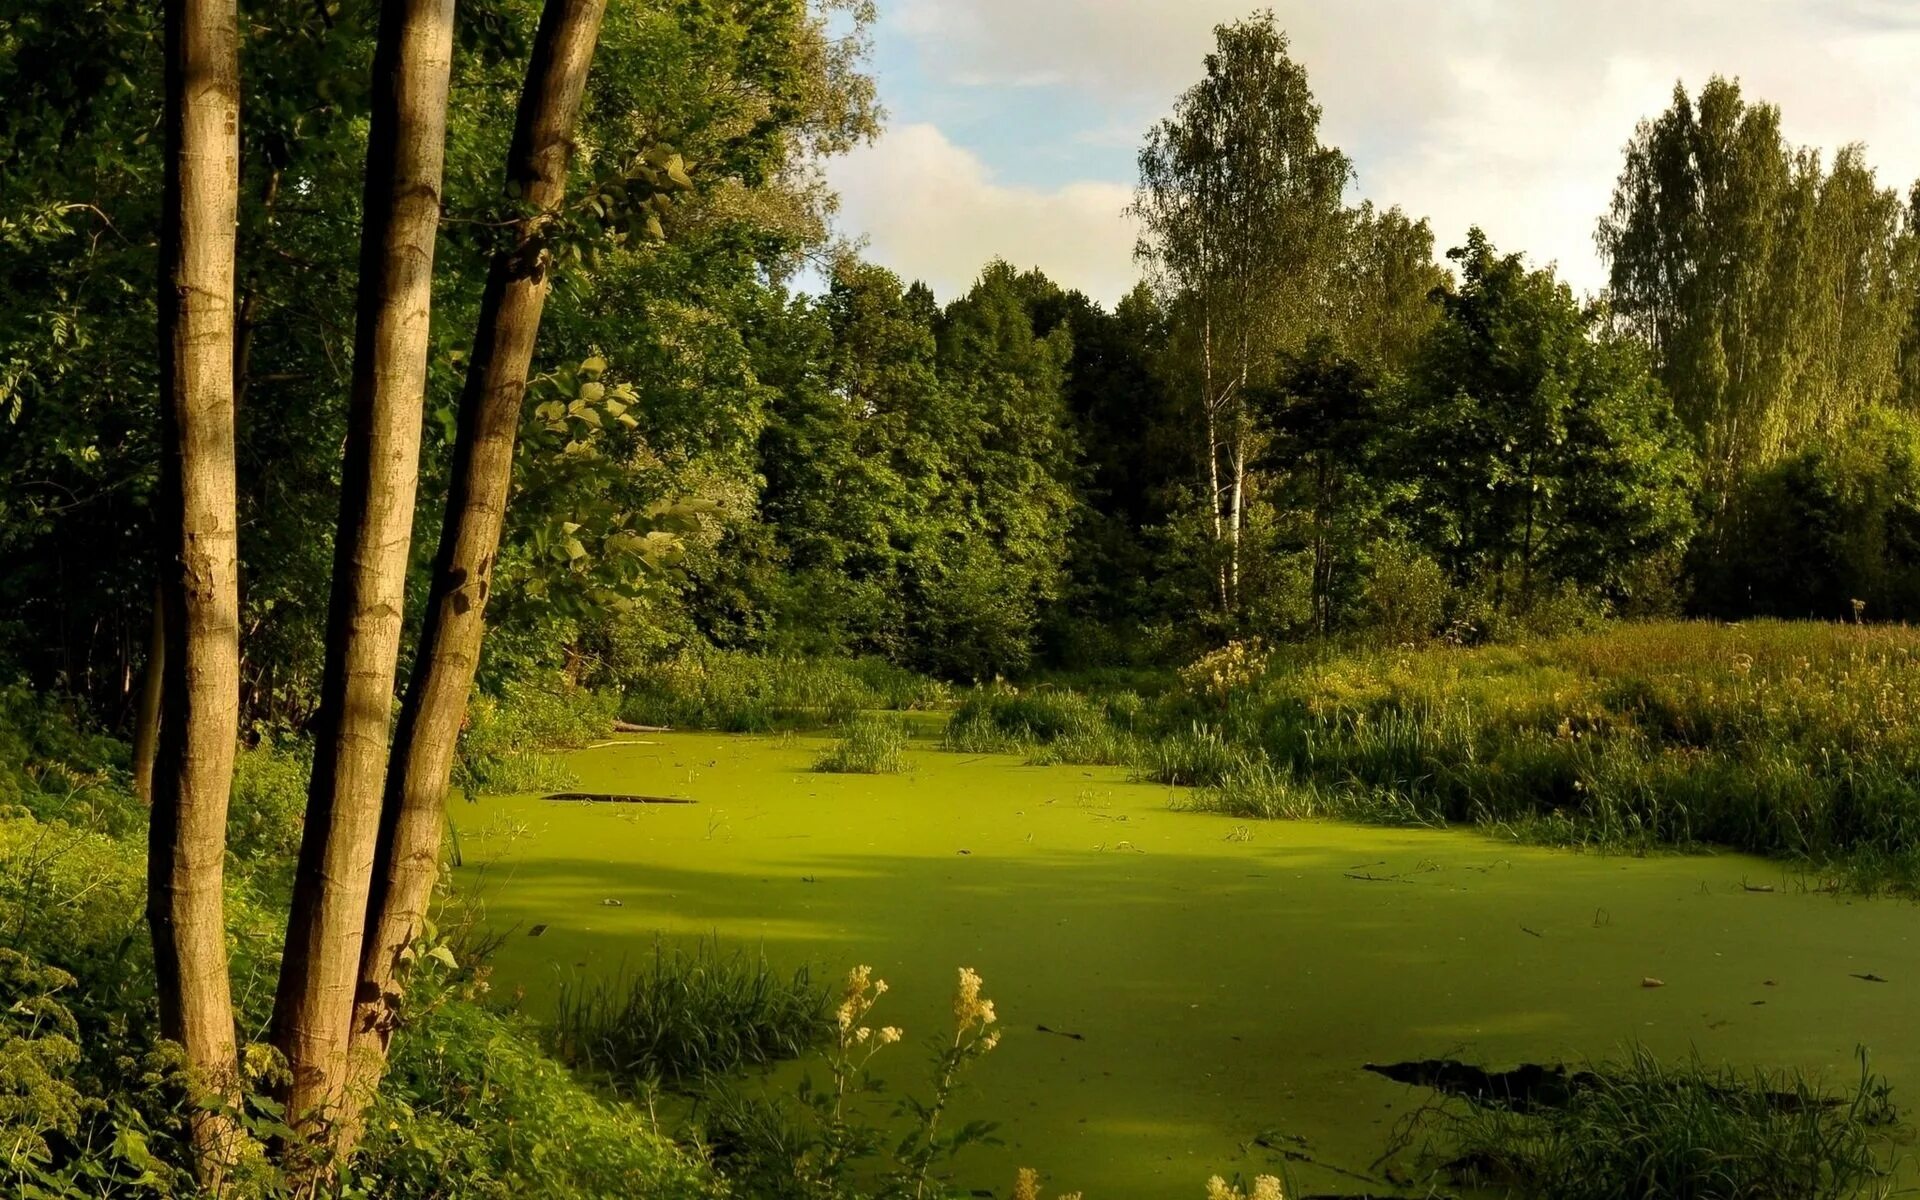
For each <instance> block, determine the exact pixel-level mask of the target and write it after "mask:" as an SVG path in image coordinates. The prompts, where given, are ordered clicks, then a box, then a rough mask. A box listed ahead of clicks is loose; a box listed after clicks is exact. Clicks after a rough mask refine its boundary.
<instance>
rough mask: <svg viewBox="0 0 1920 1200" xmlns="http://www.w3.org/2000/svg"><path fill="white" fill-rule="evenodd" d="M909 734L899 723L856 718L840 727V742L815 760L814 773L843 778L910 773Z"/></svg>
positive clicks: (871, 718) (881, 718)
mask: <svg viewBox="0 0 1920 1200" xmlns="http://www.w3.org/2000/svg"><path fill="white" fill-rule="evenodd" d="M906 747H907V731H906V728H905V727H904V726H902V725H901V724H900V722H899V721H896V720H890V719H888V718H885V717H869V716H857V717H854V718H853V719H852V720H850V721H848V722H847V723H846V724H845V725H843V726H842V727H841V733H840V740H839V741H837V742H835V743H834V744H833V745H832V746H831V747H829V748H828V749H827V750H826V751H825V752H824V753H822V754H821V755H820V757H819V758H818V759H816V760H814V764H813V769H814V770H816V771H824V772H828V773H832V774H840V775H897V774H899V773H900V772H902V771H904V770H906V769H907V765H908V764H907V756H906Z"/></svg>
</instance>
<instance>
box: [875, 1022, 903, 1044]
mask: <svg viewBox="0 0 1920 1200" xmlns="http://www.w3.org/2000/svg"><path fill="white" fill-rule="evenodd" d="M905 1036H906V1031H905V1030H903V1029H901V1028H900V1027H899V1026H898V1025H888V1026H886V1027H885V1028H883V1029H881V1030H880V1044H881V1045H882V1046H891V1045H893V1044H894V1043H895V1042H897V1041H899V1040H900V1039H901V1038H903V1037H905Z"/></svg>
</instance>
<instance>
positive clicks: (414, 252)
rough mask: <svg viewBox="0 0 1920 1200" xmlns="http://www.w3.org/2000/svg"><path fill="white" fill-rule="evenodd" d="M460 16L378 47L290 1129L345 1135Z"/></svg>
mask: <svg viewBox="0 0 1920 1200" xmlns="http://www.w3.org/2000/svg"><path fill="white" fill-rule="evenodd" d="M453 12H454V3H453V0H386V2H385V3H384V4H383V6H382V8H381V15H380V34H379V40H378V42H377V45H376V48H375V51H374V98H373V120H372V127H371V130H370V132H369V136H368V142H367V173H366V190H365V201H364V209H363V216H362V227H361V242H360V267H359V292H358V299H357V303H358V315H357V320H356V327H355V335H354V362H353V393H352V401H351V404H350V406H349V409H348V416H347V441H346V452H345V459H344V462H343V464H342V471H341V492H340V519H339V524H338V527H337V529H336V532H335V535H334V566H333V587H332V595H331V597H330V600H329V606H328V613H327V646H326V666H325V674H324V676H323V679H322V683H321V693H320V708H319V711H318V713H317V714H316V717H315V721H314V764H313V779H312V783H311V785H310V787H309V790H308V795H307V820H306V828H305V830H304V832H303V834H302V837H301V842H300V859H299V866H298V870H297V873H296V875H295V877H294V891H293V906H292V910H291V912H290V914H289V916H288V920H287V938H286V950H285V954H284V957H283V959H282V961H281V968H280V984H279V989H278V991H277V993H276V995H275V997H274V1021H273V1037H274V1044H275V1045H276V1046H278V1047H279V1048H280V1050H281V1051H282V1052H283V1053H284V1054H285V1055H286V1057H287V1063H288V1066H289V1068H290V1069H291V1073H292V1080H291V1083H290V1084H289V1086H288V1090H287V1098H286V1100H287V1111H288V1117H289V1119H290V1120H291V1121H292V1122H293V1123H294V1124H295V1127H296V1128H298V1129H301V1130H302V1131H303V1132H304V1133H307V1134H308V1135H310V1136H317V1135H320V1134H322V1133H323V1132H324V1131H326V1130H328V1129H330V1128H332V1127H333V1126H334V1125H335V1123H336V1122H337V1121H338V1119H339V1117H340V1115H341V1113H342V1111H343V1101H344V1099H345V1097H344V1095H343V1093H344V1090H345V1085H346V1081H347V1042H348V1035H347V1031H348V1026H349V1024H350V1022H351V1020H352V1014H353V989H354V981H355V978H356V976H357V975H358V973H359V967H360V942H361V931H362V928H363V927H364V924H365V921H366V909H367V889H368V884H369V880H370V878H371V875H372V870H373V853H374V841H375V836H376V833H377V830H378V827H379V820H380V794H381V787H382V782H383V780H384V778H385V775H386V765H387V734H388V726H389V722H390V720H391V715H392V709H393V682H394V670H395V665H396V660H397V659H398V657H399V649H400V631H401V623H402V614H403V606H404V603H405V587H406V571H407V554H408V549H409V545H410V542H411V537H412V530H413V505H414V494H415V491H416V488H417V486H418V483H419V474H420V425H421V420H422V417H423V409H424V393H425V389H426V371H427V348H428V342H427V335H428V319H429V310H430V307H431V303H432V286H433V255H434V243H435V235H436V234H437V232H438V228H439V221H440V183H441V170H442V165H443V159H444V154H445V145H446V121H447V91H448V81H449V76H450V73H451V67H452V52H453Z"/></svg>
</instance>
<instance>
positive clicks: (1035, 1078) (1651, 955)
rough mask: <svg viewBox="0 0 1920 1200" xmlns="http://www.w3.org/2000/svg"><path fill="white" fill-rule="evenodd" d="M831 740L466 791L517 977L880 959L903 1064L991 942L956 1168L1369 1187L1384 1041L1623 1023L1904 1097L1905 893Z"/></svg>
mask: <svg viewBox="0 0 1920 1200" xmlns="http://www.w3.org/2000/svg"><path fill="white" fill-rule="evenodd" d="M826 744H827V742H826V740H824V739H808V738H756V737H740V736H706V735H693V734H665V735H655V736H652V737H649V738H645V739H640V740H629V741H626V742H622V743H616V744H611V745H604V746H601V747H598V748H595V749H592V750H588V751H583V752H581V753H580V754H578V755H577V756H575V757H574V759H573V760H572V765H573V767H574V769H575V771H576V773H577V774H578V776H579V778H580V786H581V788H582V789H583V790H586V791H605V792H623V793H639V794H647V795H661V796H672V797H677V798H684V799H691V800H694V801H696V803H694V804H688V805H622V804H579V803H571V804H569V803H556V802H550V801H544V800H540V799H537V798H532V797H516V798H486V799H483V800H481V801H479V802H478V803H476V804H473V805H466V804H459V805H456V807H455V809H454V812H453V818H454V821H455V823H456V825H457V826H458V827H459V829H460V835H461V845H462V849H463V853H464V856H465V863H466V866H465V867H464V868H463V870H462V872H461V878H462V881H463V883H464V884H465V885H466V886H467V887H468V888H469V890H470V891H478V892H480V893H481V894H483V895H484V898H485V903H486V911H487V919H488V922H489V924H490V925H491V926H492V927H493V928H495V929H496V930H500V931H505V932H508V934H509V936H508V937H507V940H506V943H505V945H504V947H503V948H502V950H501V951H500V953H499V954H498V956H497V957H496V959H495V964H496V974H495V979H496V984H497V986H498V987H499V989H500V990H501V991H503V992H512V991H514V990H515V989H516V988H523V989H524V991H525V1003H526V1004H527V1006H528V1007H529V1008H530V1009H531V1010H532V1011H534V1012H536V1013H537V1012H540V1011H542V1010H543V1009H544V1008H545V1007H546V1006H548V1005H550V1004H551V1002H552V999H553V996H554V994H555V993H556V991H557V989H558V986H559V983H560V981H561V980H562V979H563V978H566V977H568V976H570V975H574V974H577V973H580V972H588V971H592V972H614V971H618V970H619V969H620V968H621V966H622V964H623V962H626V961H633V962H637V961H639V960H640V959H642V958H643V957H644V956H646V955H647V954H649V953H650V952H651V948H652V945H653V941H654V938H655V936H656V933H664V934H665V935H666V936H668V937H676V938H686V939H694V938H698V937H703V936H707V935H710V934H718V935H719V936H720V937H721V938H722V939H723V940H725V941H730V942H734V943H737V944H744V945H754V944H763V945H764V946H765V949H766V952H767V954H768V955H769V957H771V958H773V959H774V960H775V961H776V962H777V963H780V964H792V965H797V964H799V963H803V962H812V963H816V964H820V965H822V966H823V967H825V968H826V970H827V972H828V974H830V975H833V976H838V975H839V974H840V973H842V972H844V971H845V969H846V968H848V967H849V966H852V965H854V964H856V963H871V964H872V965H873V966H874V968H875V972H876V974H877V975H878V976H879V977H881V978H884V979H886V980H887V981H888V982H889V983H890V984H891V985H892V991H891V992H890V993H889V994H888V995H887V997H886V998H885V1000H884V1001H883V1003H882V1007H881V1010H879V1011H877V1012H876V1013H875V1014H874V1019H875V1020H877V1021H885V1022H890V1023H895V1024H899V1025H903V1026H905V1027H906V1028H907V1031H908V1040H907V1043H906V1044H905V1045H902V1046H899V1047H894V1048H891V1049H889V1050H888V1051H887V1054H886V1055H885V1056H883V1057H882V1059H881V1060H879V1061H881V1062H889V1061H890V1063H891V1069H890V1070H888V1071H886V1072H884V1073H885V1074H887V1075H888V1076H889V1078H890V1079H891V1080H892V1081H893V1086H894V1090H896V1091H898V1090H900V1089H902V1088H906V1089H911V1088H912V1087H914V1086H915V1085H916V1084H917V1083H919V1082H920V1080H921V1079H922V1077H923V1074H922V1071H921V1055H920V1052H919V1049H918V1043H919V1041H920V1039H921V1038H923V1037H924V1036H926V1035H929V1034H933V1033H937V1032H941V1031H943V1030H944V1029H945V1028H946V1027H947V1024H948V1022H949V1020H950V1016H949V997H950V994H951V989H952V983H953V978H954V973H955V969H956V968H957V967H960V966H970V967H974V968H976V969H977V970H979V971H980V973H981V974H982V975H983V976H984V977H985V979H986V989H985V990H986V994H987V995H989V996H991V997H992V998H993V999H994V1000H995V1001H996V1003H997V1005H998V1008H999V1011H1000V1013H1001V1015H1002V1022H1003V1027H1004V1029H1005V1031H1006V1036H1005V1039H1004V1041H1003V1042H1002V1044H1001V1046H1000V1048H999V1049H998V1050H997V1051H995V1052H994V1053H993V1054H992V1055H990V1056H989V1057H988V1058H987V1059H986V1061H985V1062H984V1064H983V1065H982V1067H981V1068H980V1070H979V1071H978V1072H977V1073H976V1074H975V1075H974V1076H973V1084H974V1086H973V1087H972V1088H970V1089H969V1091H968V1093H967V1095H966V1098H965V1105H964V1110H965V1111H964V1113H963V1115H964V1116H981V1117H985V1118H988V1119H993V1120H998V1121H1001V1122H1002V1123H1003V1128H1002V1130H1001V1137H1002V1138H1003V1140H1004V1144H1003V1145H1000V1146H989V1147H984V1148H975V1149H973V1150H971V1151H969V1152H968V1155H967V1157H966V1158H965V1159H964V1160H963V1171H962V1175H963V1182H965V1183H966V1184H967V1185H969V1186H971V1187H978V1188H983V1189H984V1188H991V1189H994V1190H995V1193H996V1194H1001V1193H1004V1191H1005V1189H1006V1188H1007V1186H1008V1182H1009V1181H1010V1180H1011V1179H1012V1176H1013V1170H1014V1167H1015V1166H1016V1165H1021V1164H1025V1165H1032V1166H1036V1167H1039V1168H1040V1169H1041V1170H1042V1171H1043V1172H1044V1173H1045V1175H1046V1176H1048V1177H1049V1178H1051V1179H1052V1180H1054V1181H1056V1182H1057V1184H1058V1186H1060V1187H1061V1188H1065V1189H1073V1188H1083V1189H1085V1190H1086V1192H1087V1194H1088V1195H1089V1196H1090V1197H1096V1198H1098V1200H1128V1198H1134V1197H1138V1198H1143V1200H1144V1198H1147V1197H1155V1198H1157V1197H1163V1196H1179V1195H1195V1194H1198V1192H1199V1191H1200V1184H1201V1183H1202V1182H1203V1181H1204V1180H1205V1178H1206V1177H1207V1176H1208V1175H1210V1174H1213V1173H1222V1174H1231V1173H1232V1172H1233V1171H1236V1170H1239V1171H1242V1172H1245V1173H1246V1174H1248V1175H1249V1176H1250V1175H1252V1174H1253V1173H1254V1172H1256V1171H1262V1170H1271V1169H1273V1167H1274V1166H1275V1165H1277V1164H1278V1163H1280V1161H1281V1156H1282V1154H1283V1153H1286V1152H1291V1155H1292V1156H1293V1157H1292V1159H1291V1161H1288V1162H1287V1163H1286V1167H1287V1170H1288V1171H1289V1172H1290V1173H1291V1175H1292V1177H1293V1179H1294V1180H1295V1181H1296V1183H1297V1184H1299V1185H1301V1186H1302V1187H1303V1188H1304V1189H1305V1190H1309V1191H1346V1192H1355V1191H1362V1190H1365V1187H1366V1185H1365V1184H1362V1183H1360V1182H1359V1181H1358V1180H1356V1179H1355V1178H1354V1176H1355V1175H1358V1176H1365V1177H1368V1178H1371V1179H1376V1180H1377V1179H1379V1178H1380V1170H1381V1168H1379V1167H1377V1166H1376V1165H1375V1161H1376V1160H1377V1159H1378V1158H1379V1157H1380V1155H1381V1153H1382V1151H1383V1150H1384V1149H1385V1148H1386V1145H1387V1142H1388V1140H1389V1137H1390V1135H1391V1133H1392V1130H1393V1127H1394V1125H1395V1123H1396V1122H1397V1121H1398V1120H1399V1119H1400V1118H1401V1117H1402V1116H1403V1115H1404V1114H1406V1113H1407V1112H1409V1111H1411V1110H1412V1109H1414V1108H1416V1107H1418V1106H1419V1105H1420V1104H1422V1103H1423V1102H1425V1101H1426V1100H1427V1099H1428V1098H1429V1095H1430V1094H1429V1093H1426V1092H1422V1091H1419V1090H1415V1089H1410V1088H1408V1087H1407V1086H1405V1085H1402V1084H1397V1083H1394V1082H1392V1081H1391V1080H1389V1079H1386V1078H1383V1077H1382V1076H1380V1075H1378V1074H1375V1073H1371V1072H1368V1071H1366V1070H1365V1069H1364V1065H1365V1064H1366V1063H1369V1062H1373V1063H1390V1062H1398V1061H1402V1060H1409V1059H1421V1058H1435V1057H1452V1058H1461V1059H1467V1060H1470V1061H1477V1062H1484V1063H1488V1064H1509V1065H1510V1064H1513V1063H1516V1062H1551V1061H1557V1060H1562V1059H1575V1058H1580V1057H1583V1056H1595V1057H1599V1056H1605V1055H1609V1054H1612V1053H1615V1052H1617V1051H1618V1050H1619V1049H1620V1048H1621V1046H1622V1045H1623V1044H1624V1043H1627V1042H1629V1041H1636V1040H1637V1041H1638V1042H1640V1043H1642V1044H1644V1045H1646V1046H1647V1047H1648V1048H1649V1049H1651V1050H1652V1051H1654V1052H1655V1053H1658V1054H1662V1055H1668V1056H1672V1057H1675V1058H1679V1057H1684V1056H1685V1055H1686V1054H1687V1053H1688V1052H1689V1050H1690V1049H1694V1048H1697V1049H1698V1051H1699V1052H1700V1054H1701V1055H1702V1056H1703V1057H1704V1058H1705V1059H1707V1060H1708V1061H1727V1062H1732V1063H1739V1064H1767V1065H1775V1066H1790V1067H1798V1068H1802V1069H1805V1070H1809V1071H1815V1072H1820V1073H1823V1074H1824V1075H1825V1076H1826V1077H1827V1078H1828V1079H1829V1080H1830V1081H1831V1082H1833V1083H1835V1084H1844V1083H1849V1082H1851V1081H1852V1078H1853V1076H1854V1072H1855V1071H1856V1070H1857V1065H1856V1064H1855V1062H1854V1050H1855V1046H1856V1045H1858V1044H1864V1045H1865V1046H1867V1047H1868V1048H1869V1049H1870V1051H1871V1053H1872V1055H1873V1064H1874V1067H1875V1069H1876V1070H1877V1071H1880V1072H1882V1073H1883V1074H1885V1075H1886V1076H1887V1077H1888V1078H1889V1079H1890V1080H1891V1081H1892V1083H1893V1084H1894V1086H1895V1088H1896V1099H1904V1100H1905V1101H1906V1102H1907V1103H1909V1104H1912V1103H1920V1021H1917V1020H1916V1019H1915V1018H1916V1015H1917V1014H1920V908H1916V907H1915V906H1914V905H1912V904H1911V903H1906V902H1901V901H1891V900H1875V901H1869V900H1861V899H1857V898H1850V897H1836V896H1829V895H1820V894H1812V893H1809V892H1807V891H1805V890H1804V888H1803V887H1802V886H1801V884H1800V882H1799V881H1798V880H1797V879H1796V878H1795V877H1793V876H1792V874H1791V873H1790V872H1789V871H1788V870H1787V869H1786V868H1784V867H1783V866H1782V865H1781V864H1778V863H1770V862H1766V861H1763V860H1759V859H1753V858H1747V857H1743V856H1736V855H1728V856H1718V857H1699V856H1690V857H1682V856H1663V857H1655V858H1647V859H1623V858H1602V857H1593V856H1581V855H1572V854H1566V853H1559V852H1553V851H1547V850H1541V849H1537V848H1532V847H1522V846H1510V845H1505V844H1502V843H1499V842H1495V841H1491V840H1489V839H1487V838H1485V837H1483V836H1480V835H1478V834H1474V833H1469V832H1438V831H1426V830H1406V831H1402V830H1386V829H1378V828H1363V827H1352V826H1344V825H1333V824H1319V823H1302V824H1262V823H1243V822H1239V821H1235V820H1232V819H1228V818H1221V817H1212V816H1200V815H1194V814H1187V813H1179V812H1175V811H1170V809H1169V807H1168V803H1169V799H1170V798H1171V797H1172V796H1173V792H1172V790H1171V789H1168V788H1164V787H1159V786H1155V785H1147V784H1138V783H1130V782H1128V781H1127V779H1126V774H1125V772H1124V771H1122V770H1119V769H1109V768H1083V767H1033V766H1026V765H1023V764H1022V763H1021V761H1020V760H1019V759H1018V758H1017V757H1013V756H1005V755H959V754H951V753H944V752H938V751H932V750H914V751H911V752H910V757H911V759H912V765H913V768H914V769H913V770H911V771H910V772H908V773H906V774H903V775H886V776H858V775H855V776H847V775H825V774H818V773H815V772H813V771H811V770H810V769H809V768H810V767H811V765H812V764H813V762H814V760H815V758H816V757H817V756H818V755H819V753H820V751H821V749H822V747H823V746H825V745H826ZM1766 887H1771V888H1772V889H1773V890H1771V891H1761V890H1753V889H1758V888H1766ZM609 901H617V902H618V903H617V904H613V903H608V902H609ZM541 925H544V926H545V929H544V930H543V931H542V932H541V933H540V935H539V936H537V937H536V936H530V931H531V930H532V929H533V928H534V927H536V926H541ZM1859 976H1874V977H1876V979H1878V980H1884V982H1876V981H1874V980H1868V979H1862V978H1859ZM1648 980H1658V981H1660V984H1661V986H1658V987H1652V986H1645V981H1648ZM1041 1026H1044V1027H1045V1028H1046V1029H1047V1030H1048V1031H1051V1032H1042V1031H1041V1029H1040V1027H1041ZM1069 1035H1077V1036H1069ZM1376 1186H1377V1185H1376Z"/></svg>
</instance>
